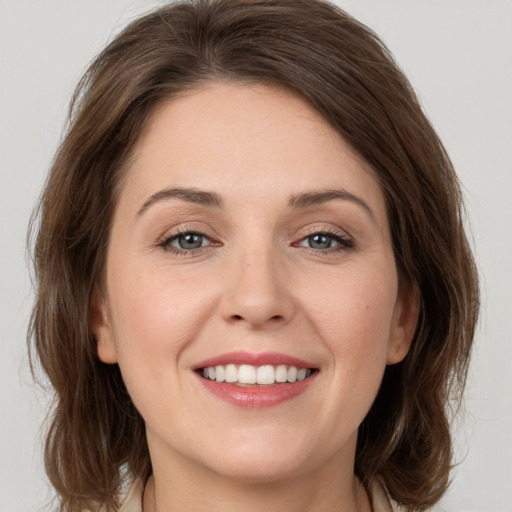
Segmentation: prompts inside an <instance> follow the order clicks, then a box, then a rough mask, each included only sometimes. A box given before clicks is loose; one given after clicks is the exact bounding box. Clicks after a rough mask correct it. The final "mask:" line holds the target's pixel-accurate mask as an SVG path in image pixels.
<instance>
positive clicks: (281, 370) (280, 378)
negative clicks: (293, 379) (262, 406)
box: [276, 364, 288, 382]
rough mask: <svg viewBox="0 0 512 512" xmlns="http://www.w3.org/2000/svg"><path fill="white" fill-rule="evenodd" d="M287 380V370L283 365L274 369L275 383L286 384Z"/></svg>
mask: <svg viewBox="0 0 512 512" xmlns="http://www.w3.org/2000/svg"><path fill="white" fill-rule="evenodd" d="M287 380H288V368H287V367H286V365H284V364H280V365H279V366H278V367H277V368H276V382H286V381H287Z"/></svg>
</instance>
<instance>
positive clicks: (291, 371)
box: [287, 366, 297, 382]
mask: <svg viewBox="0 0 512 512" xmlns="http://www.w3.org/2000/svg"><path fill="white" fill-rule="evenodd" d="M287 380H288V382H296V381H297V368H295V366H290V367H289V368H288V375H287Z"/></svg>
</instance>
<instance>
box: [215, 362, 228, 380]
mask: <svg viewBox="0 0 512 512" xmlns="http://www.w3.org/2000/svg"><path fill="white" fill-rule="evenodd" d="M225 374H226V372H225V371H224V366H220V365H219V366H216V367H215V380H216V381H217V382H224V381H225V380H226V377H225Z"/></svg>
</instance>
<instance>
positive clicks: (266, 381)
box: [193, 351, 320, 408]
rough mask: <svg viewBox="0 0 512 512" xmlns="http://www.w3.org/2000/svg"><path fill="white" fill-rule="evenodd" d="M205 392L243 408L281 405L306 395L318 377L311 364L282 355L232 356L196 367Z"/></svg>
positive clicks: (224, 356) (207, 361) (248, 354)
mask: <svg viewBox="0 0 512 512" xmlns="http://www.w3.org/2000/svg"><path fill="white" fill-rule="evenodd" d="M193 370H194V373H195V374H196V375H197V376H198V378H199V380H200V382H201V384H202V385H203V386H204V388H205V389H206V390H207V391H209V392H210V393H212V394H213V395H215V396H216V397H218V398H220V399H222V400H223V401H225V402H228V403H230V404H233V405H236V406H238V407H242V408H263V407H272V406H276V405H279V404H281V403H283V402H286V401H288V400H291V399H293V398H297V397H299V396H300V395H302V394H304V393H305V392H306V390H307V389H308V388H309V387H310V385H312V384H313V382H314V381H315V380H316V377H317V376H318V375H319V373H320V372H319V369H318V368H317V367H315V365H314V364H311V363H310V362H308V361H305V360H303V359H299V358H296V357H293V356H289V355H286V354H280V353H264V354H251V353H248V352H244V351H241V352H231V353H229V354H223V355H221V356H217V357H214V358H211V359H208V360H206V361H203V362H201V363H199V364H198V365H196V366H195V367H194V368H193Z"/></svg>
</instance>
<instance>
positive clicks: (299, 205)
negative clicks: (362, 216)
mask: <svg viewBox="0 0 512 512" xmlns="http://www.w3.org/2000/svg"><path fill="white" fill-rule="evenodd" d="M167 199H181V200H182V201H186V202H189V203H195V204H200V205H203V206H211V207H216V208H222V207H223V206H224V201H223V200H222V198H221V196H220V195H219V194H217V193H215V192H208V191H206V190H199V189H197V188H182V187H175V188H165V189H163V190H159V191H158V192H155V193H154V194H153V195H151V196H150V197H149V198H148V199H147V200H146V201H145V202H144V204H143V205H142V206H141V207H140V209H139V211H138V212H137V216H140V215H142V214H143V213H144V212H145V211H146V210H148V209H149V208H150V207H151V206H153V205H154V204H155V203H158V202H160V201H165V200H167ZM334 199H341V200H344V201H350V202H351V203H354V204H356V205H358V206H360V207H362V208H363V209H364V210H365V211H366V213H367V214H368V215H369V217H370V218H371V219H372V220H373V221H374V222H376V220H375V215H374V213H373V211H372V209H371V208H370V207H369V206H368V204H367V203H366V202H365V201H363V200H362V199H361V198H360V197H358V196H356V195H354V194H352V193H351V192H349V191H348V190H344V189H329V190H319V191H316V190H311V191H306V192H300V193H298V194H294V195H292V196H291V197H290V199H289V201H288V206H289V207H290V208H293V209H305V208H309V207H311V206H317V205H320V204H323V203H327V202H328V201H332V200H334Z"/></svg>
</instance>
